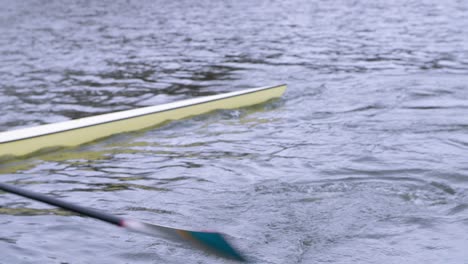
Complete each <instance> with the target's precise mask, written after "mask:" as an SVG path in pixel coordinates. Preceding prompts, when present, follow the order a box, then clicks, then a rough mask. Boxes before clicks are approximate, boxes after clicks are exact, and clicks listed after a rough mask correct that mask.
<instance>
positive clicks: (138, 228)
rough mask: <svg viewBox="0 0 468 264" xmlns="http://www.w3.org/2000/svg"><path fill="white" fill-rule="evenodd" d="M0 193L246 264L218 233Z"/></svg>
mask: <svg viewBox="0 0 468 264" xmlns="http://www.w3.org/2000/svg"><path fill="white" fill-rule="evenodd" d="M0 190H3V191H5V192H10V193H14V194H17V195H20V196H23V197H27V198H29V199H33V200H36V201H40V202H43V203H47V204H50V205H54V206H57V207H60V208H63V209H66V210H69V211H72V212H75V213H78V214H81V215H85V216H89V217H92V218H96V219H99V220H102V221H104V222H108V223H111V224H114V225H117V226H120V227H124V228H127V229H128V230H131V231H134V232H139V233H143V234H147V235H151V236H162V237H165V238H167V239H172V240H178V241H189V242H191V243H192V244H194V245H195V246H198V247H201V248H202V249H204V250H207V251H209V252H211V253H214V254H216V255H219V256H221V257H224V258H228V259H233V260H237V261H242V262H244V261H246V259H245V258H244V257H243V256H242V255H241V254H240V253H239V252H238V251H236V250H235V249H234V248H233V247H232V246H231V245H230V244H229V243H228V242H227V241H226V239H225V238H224V237H223V235H222V234H220V233H217V232H205V231H192V230H183V229H177V228H171V227H166V226H160V225H153V224H148V223H143V222H139V221H135V220H129V219H123V218H120V217H117V216H114V215H111V214H107V213H104V212H100V211H97V210H95V209H91V208H85V207H82V206H79V205H75V204H71V203H69V202H65V201H63V200H58V199H55V198H52V197H50V196H46V195H43V194H40V193H35V192H31V191H28V190H25V189H22V188H18V187H15V186H12V185H8V184H4V183H0Z"/></svg>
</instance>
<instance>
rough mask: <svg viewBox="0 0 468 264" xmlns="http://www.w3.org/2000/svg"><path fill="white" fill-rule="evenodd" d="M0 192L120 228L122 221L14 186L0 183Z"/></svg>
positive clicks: (115, 217)
mask: <svg viewBox="0 0 468 264" xmlns="http://www.w3.org/2000/svg"><path fill="white" fill-rule="evenodd" d="M0 190H3V191H5V192H9V193H14V194H17V195H20V196H23V197H26V198H30V199H33V200H36V201H40V202H43V203H47V204H50V205H53V206H57V207H60V208H63V209H66V210H69V211H72V212H75V213H78V214H82V215H85V216H89V217H92V218H96V219H99V220H102V221H104V222H108V223H111V224H114V225H118V226H120V224H121V222H122V219H121V218H119V217H117V216H113V215H110V214H106V213H103V212H99V211H96V210H94V209H90V208H85V207H82V206H79V205H75V204H71V203H68V202H65V201H62V200H58V199H55V198H52V197H50V196H46V195H43V194H40V193H36V192H31V191H28V190H25V189H22V188H18V187H16V186H12V185H9V184H5V183H0Z"/></svg>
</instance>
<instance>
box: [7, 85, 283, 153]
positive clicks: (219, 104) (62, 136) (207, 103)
mask: <svg viewBox="0 0 468 264" xmlns="http://www.w3.org/2000/svg"><path fill="white" fill-rule="evenodd" d="M285 90H286V85H278V86H271V87H262V88H254V89H248V90H242V91H239V92H231V93H225V94H221V95H214V96H206V97H202V98H195V99H189V100H184V101H179V102H175V103H169V104H165V105H160V106H150V107H144V108H139V109H134V110H127V111H121V112H116V113H111V114H104V115H99V116H93V117H86V118H81V119H76V120H71V121H65V122H60V123H55V124H48V125H42V126H36V127H31V128H25V129H18V130H13V131H8V132H3V133H0V157H2V156H24V155H28V154H31V153H34V152H37V151H39V150H43V149H47V148H54V147H73V146H78V145H81V144H85V143H88V142H92V141H95V140H98V139H101V138H105V137H109V136H111V135H115V134H119V133H125V132H132V131H138V130H142V129H145V128H150V127H153V126H156V125H158V124H162V123H164V122H167V121H171V120H179V119H183V118H187V117H191V116H195V115H200V114H205V113H208V112H211V111H214V110H220V109H236V108H241V107H246V106H251V105H256V104H260V103H263V102H266V101H268V100H271V99H274V98H278V97H281V95H282V94H283V93H284V91H285Z"/></svg>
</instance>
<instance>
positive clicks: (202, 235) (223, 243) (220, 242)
mask: <svg viewBox="0 0 468 264" xmlns="http://www.w3.org/2000/svg"><path fill="white" fill-rule="evenodd" d="M177 233H178V234H179V235H180V236H181V237H183V238H185V239H187V240H189V241H191V242H192V243H193V244H194V245H195V246H197V247H201V248H204V249H205V250H208V251H209V252H212V253H214V254H216V255H219V256H221V257H225V258H228V259H233V260H237V261H242V262H246V259H245V258H244V257H243V256H242V255H241V254H240V252H239V251H237V250H236V249H235V248H234V247H233V246H232V245H231V244H230V243H229V242H228V241H227V240H226V239H225V238H224V236H223V235H222V234H220V233H217V232H202V231H187V230H178V231H177Z"/></svg>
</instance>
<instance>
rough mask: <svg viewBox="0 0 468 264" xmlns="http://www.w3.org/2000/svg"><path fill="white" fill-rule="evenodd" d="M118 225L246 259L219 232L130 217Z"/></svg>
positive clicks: (231, 256) (237, 258)
mask: <svg viewBox="0 0 468 264" xmlns="http://www.w3.org/2000/svg"><path fill="white" fill-rule="evenodd" d="M120 226H122V227H125V228H127V229H129V230H131V231H134V232H139V233H144V234H147V235H150V236H157V237H165V238H167V239H171V240H179V241H180V240H181V241H185V242H187V241H188V242H191V243H192V244H193V245H194V246H196V247H199V248H201V249H204V250H205V251H207V252H209V253H213V254H216V255H218V256H220V257H224V258H227V259H232V260H236V261H241V262H246V261H247V260H246V259H245V257H243V256H242V255H241V254H240V253H239V251H238V250H236V249H235V248H234V247H233V246H232V245H231V244H230V243H229V242H228V241H227V240H226V239H225V237H224V236H223V235H222V234H221V233H217V232H205V231H192V230H184V229H177V228H172V227H167V226H160V225H153V224H148V223H142V222H139V221H135V220H130V219H125V220H122V222H121V224H120Z"/></svg>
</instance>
